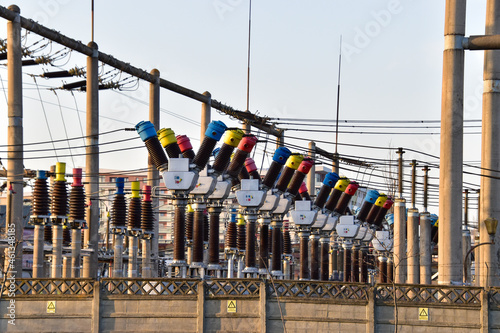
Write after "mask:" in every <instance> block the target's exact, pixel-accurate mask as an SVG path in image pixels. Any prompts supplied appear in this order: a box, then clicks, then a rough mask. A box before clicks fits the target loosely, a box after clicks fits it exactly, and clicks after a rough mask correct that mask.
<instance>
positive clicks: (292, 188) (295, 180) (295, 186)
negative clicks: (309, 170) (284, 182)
mask: <svg viewBox="0 0 500 333" xmlns="http://www.w3.org/2000/svg"><path fill="white" fill-rule="evenodd" d="M305 176H306V174H305V173H303V172H300V171H297V172H295V173H294V174H293V177H292V180H290V185H288V190H287V192H288V193H290V194H291V195H297V193H298V191H299V188H300V186H301V185H302V182H303V181H304V178H305Z"/></svg>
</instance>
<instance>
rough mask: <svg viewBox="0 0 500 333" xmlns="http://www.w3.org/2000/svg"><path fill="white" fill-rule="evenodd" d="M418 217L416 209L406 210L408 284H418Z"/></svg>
mask: <svg viewBox="0 0 500 333" xmlns="http://www.w3.org/2000/svg"><path fill="white" fill-rule="evenodd" d="M419 222H420V215H419V214H418V209H415V208H410V209H408V231H407V235H408V236H407V252H406V256H407V260H408V283H410V284H419V283H420V249H419V244H418V242H419V240H418V224H419Z"/></svg>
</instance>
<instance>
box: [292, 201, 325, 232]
mask: <svg viewBox="0 0 500 333" xmlns="http://www.w3.org/2000/svg"><path fill="white" fill-rule="evenodd" d="M317 214H318V212H317V211H316V210H311V201H309V200H302V201H295V209H294V210H292V211H291V212H290V220H292V222H293V223H294V224H295V225H296V226H303V227H308V226H311V225H312V224H313V223H314V220H315V218H316V215H317Z"/></svg>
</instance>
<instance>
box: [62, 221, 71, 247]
mask: <svg viewBox="0 0 500 333" xmlns="http://www.w3.org/2000/svg"><path fill="white" fill-rule="evenodd" d="M70 244H71V230H70V229H69V227H68V226H66V225H65V226H63V246H69V245H70Z"/></svg>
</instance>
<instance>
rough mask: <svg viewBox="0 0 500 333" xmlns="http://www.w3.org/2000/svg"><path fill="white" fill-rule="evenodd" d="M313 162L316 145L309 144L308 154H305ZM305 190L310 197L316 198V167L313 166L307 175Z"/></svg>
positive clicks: (312, 142)
mask: <svg viewBox="0 0 500 333" xmlns="http://www.w3.org/2000/svg"><path fill="white" fill-rule="evenodd" d="M307 155H308V156H309V157H310V158H312V159H313V160H316V143H315V142H314V141H310V142H309V152H308V154H307ZM307 189H308V190H309V193H310V194H311V195H312V196H316V167H315V166H314V165H313V167H312V168H311V170H310V171H309V173H308V174H307Z"/></svg>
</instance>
